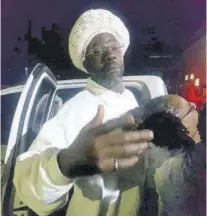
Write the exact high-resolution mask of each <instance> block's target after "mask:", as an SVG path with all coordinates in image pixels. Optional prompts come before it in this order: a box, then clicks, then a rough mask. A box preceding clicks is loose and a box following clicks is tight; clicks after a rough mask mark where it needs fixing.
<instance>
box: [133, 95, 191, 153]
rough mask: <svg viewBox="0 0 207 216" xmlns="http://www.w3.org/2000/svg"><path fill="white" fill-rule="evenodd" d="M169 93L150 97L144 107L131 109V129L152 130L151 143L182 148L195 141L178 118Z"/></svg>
mask: <svg viewBox="0 0 207 216" xmlns="http://www.w3.org/2000/svg"><path fill="white" fill-rule="evenodd" d="M170 100H171V98H170V96H169V95H166V96H160V97H157V98H154V99H152V100H151V101H150V102H149V103H147V104H146V105H145V106H144V107H140V108H136V109H135V110H133V111H132V115H133V116H134V118H135V126H134V127H133V129H150V130H152V131H153V132H154V139H153V141H152V142H153V143H154V144H155V145H156V146H158V147H161V148H166V149H169V150H173V149H180V150H184V149H186V148H189V147H191V146H193V145H194V144H195V143H194V141H193V139H192V138H190V137H189V136H188V133H189V132H188V131H187V129H186V128H185V126H184V125H183V124H182V122H181V119H180V110H179V106H178V105H176V104H173V103H171V101H170Z"/></svg>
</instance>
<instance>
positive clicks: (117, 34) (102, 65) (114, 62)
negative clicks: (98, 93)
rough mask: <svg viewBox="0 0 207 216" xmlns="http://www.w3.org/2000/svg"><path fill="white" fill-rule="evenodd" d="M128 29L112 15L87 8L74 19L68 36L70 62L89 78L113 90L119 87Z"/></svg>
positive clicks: (127, 41) (127, 40)
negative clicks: (74, 21) (87, 9)
mask: <svg viewBox="0 0 207 216" xmlns="http://www.w3.org/2000/svg"><path fill="white" fill-rule="evenodd" d="M128 46H129V32H128V30H127V29H126V27H125V25H124V23H123V22H122V21H121V20H120V19H119V18H118V17H117V16H115V15H114V14H112V13H111V12H109V11H106V10H103V9H96V10H89V11H86V12H85V13H83V14H82V15H81V16H80V17H79V18H78V20H77V21H76V23H75V25H74V27H73V29H72V31H71V33H70V37H69V52H70V57H71V59H72V62H73V64H74V65H75V66H76V67H77V68H78V69H80V70H82V71H84V72H86V73H88V74H89V75H90V76H91V78H92V80H94V81H95V82H97V83H99V84H100V85H102V86H104V87H106V88H108V89H112V90H114V89H115V88H116V86H122V76H123V74H124V54H125V52H126V50H127V48H128Z"/></svg>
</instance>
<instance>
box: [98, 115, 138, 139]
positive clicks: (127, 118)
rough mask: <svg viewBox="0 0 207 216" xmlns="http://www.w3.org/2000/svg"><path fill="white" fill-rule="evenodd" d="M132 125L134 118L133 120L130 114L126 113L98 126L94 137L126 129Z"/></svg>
mask: <svg viewBox="0 0 207 216" xmlns="http://www.w3.org/2000/svg"><path fill="white" fill-rule="evenodd" d="M133 124H134V118H133V116H132V114H131V113H130V112H128V113H126V114H124V115H122V116H121V117H119V118H115V119H112V120H109V121H107V122H106V123H104V124H102V125H99V126H98V127H97V128H96V132H95V134H96V135H100V134H106V133H109V132H111V131H113V130H114V129H116V128H122V127H127V126H129V125H133Z"/></svg>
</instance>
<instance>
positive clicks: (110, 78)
mask: <svg viewBox="0 0 207 216" xmlns="http://www.w3.org/2000/svg"><path fill="white" fill-rule="evenodd" d="M114 70H117V71H113V70H111V71H102V72H98V73H91V78H92V80H94V81H95V82H97V83H98V84H100V85H101V86H103V87H105V88H107V89H113V88H114V87H116V86H118V85H122V78H123V74H124V66H121V67H120V68H118V69H114Z"/></svg>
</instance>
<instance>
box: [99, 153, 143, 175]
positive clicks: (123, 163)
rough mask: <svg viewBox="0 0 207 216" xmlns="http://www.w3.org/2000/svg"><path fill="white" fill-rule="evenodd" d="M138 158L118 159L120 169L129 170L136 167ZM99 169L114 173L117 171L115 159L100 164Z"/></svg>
mask: <svg viewBox="0 0 207 216" xmlns="http://www.w3.org/2000/svg"><path fill="white" fill-rule="evenodd" d="M138 159H139V158H138V156H133V157H130V158H122V159H116V160H117V163H118V167H119V168H129V167H132V166H134V165H135V164H136V163H137V161H138ZM99 168H100V169H101V170H102V171H104V172H112V171H114V170H115V164H114V158H110V159H106V160H104V161H103V162H101V163H100V164H99Z"/></svg>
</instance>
